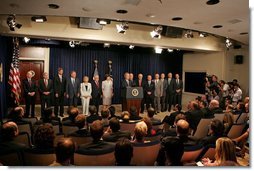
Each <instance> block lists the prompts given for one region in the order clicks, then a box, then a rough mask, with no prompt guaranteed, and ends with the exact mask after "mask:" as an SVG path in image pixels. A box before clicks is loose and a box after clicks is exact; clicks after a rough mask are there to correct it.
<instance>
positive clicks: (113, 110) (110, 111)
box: [108, 106, 117, 119]
mask: <svg viewBox="0 0 254 171" xmlns="http://www.w3.org/2000/svg"><path fill="white" fill-rule="evenodd" d="M108 110H109V113H110V117H109V118H108V119H111V118H114V117H117V116H116V108H115V107H114V106H110V107H109V108H108Z"/></svg>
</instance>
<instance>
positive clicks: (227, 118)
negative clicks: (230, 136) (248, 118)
mask: <svg viewBox="0 0 254 171" xmlns="http://www.w3.org/2000/svg"><path fill="white" fill-rule="evenodd" d="M233 109H234V107H233V105H228V106H227V108H226V111H225V114H224V118H223V124H224V134H225V135H227V133H228V131H229V130H230V128H231V127H232V125H233V124H234V115H233V113H232V110H233Z"/></svg>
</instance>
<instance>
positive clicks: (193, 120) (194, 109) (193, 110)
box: [185, 101, 204, 131]
mask: <svg viewBox="0 0 254 171" xmlns="http://www.w3.org/2000/svg"><path fill="white" fill-rule="evenodd" d="M185 115H186V119H187V121H188V123H189V124H190V128H191V129H192V130H194V131H196V129H197V126H198V123H199V121H200V120H201V119H202V118H204V113H203V112H202V111H201V110H200V108H199V105H198V103H197V102H195V101H191V102H190V110H189V111H187V112H185Z"/></svg>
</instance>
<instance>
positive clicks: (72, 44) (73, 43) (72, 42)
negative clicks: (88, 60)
mask: <svg viewBox="0 0 254 171" xmlns="http://www.w3.org/2000/svg"><path fill="white" fill-rule="evenodd" d="M69 45H70V47H72V48H74V47H75V41H74V40H72V41H69Z"/></svg>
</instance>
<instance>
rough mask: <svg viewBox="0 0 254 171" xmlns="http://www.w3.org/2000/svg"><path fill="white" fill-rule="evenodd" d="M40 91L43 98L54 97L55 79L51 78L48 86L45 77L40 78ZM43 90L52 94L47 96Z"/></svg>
mask: <svg viewBox="0 0 254 171" xmlns="http://www.w3.org/2000/svg"><path fill="white" fill-rule="evenodd" d="M39 92H40V96H41V98H50V97H52V93H53V81H52V80H51V79H49V80H48V86H47V87H46V85H45V83H44V79H40V80H39ZM43 92H50V94H49V95H48V96H46V95H45V94H43Z"/></svg>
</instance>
